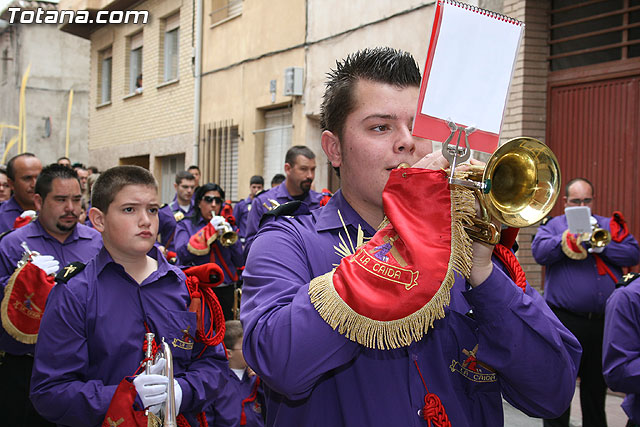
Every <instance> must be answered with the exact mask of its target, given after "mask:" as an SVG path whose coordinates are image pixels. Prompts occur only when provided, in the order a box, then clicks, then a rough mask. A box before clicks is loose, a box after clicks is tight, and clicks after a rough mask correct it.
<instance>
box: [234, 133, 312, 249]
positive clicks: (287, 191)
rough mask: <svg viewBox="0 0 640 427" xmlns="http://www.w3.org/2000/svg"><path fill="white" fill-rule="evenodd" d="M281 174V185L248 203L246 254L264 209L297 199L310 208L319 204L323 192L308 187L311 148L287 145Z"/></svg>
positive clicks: (258, 227) (310, 174)
mask: <svg viewBox="0 0 640 427" xmlns="http://www.w3.org/2000/svg"><path fill="white" fill-rule="evenodd" d="M284 173H285V175H286V177H287V178H286V179H285V180H284V182H283V183H282V184H280V185H278V186H277V187H274V188H272V189H271V190H269V191H266V192H264V193H262V194H260V195H258V196H256V197H255V198H254V199H253V202H251V210H250V211H249V215H248V217H247V226H246V231H245V247H244V253H245V257H246V255H247V254H248V253H249V248H250V247H251V243H252V242H253V239H254V238H255V236H256V233H257V232H258V229H260V220H261V218H262V215H264V214H265V213H266V212H267V211H269V210H271V209H272V208H274V207H277V206H279V205H281V204H284V203H287V202H291V201H294V200H300V201H301V202H302V203H303V204H305V205H307V207H308V208H309V210H313V209H316V208H318V207H320V200H322V194H320V193H316V192H315V191H313V190H311V184H312V183H313V179H314V178H315V175H316V155H315V154H314V153H313V151H311V150H310V149H309V148H308V147H306V146H304V145H294V146H293V147H291V148H289V150H288V151H287V154H286V156H285V159H284Z"/></svg>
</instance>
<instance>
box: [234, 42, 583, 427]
mask: <svg viewBox="0 0 640 427" xmlns="http://www.w3.org/2000/svg"><path fill="white" fill-rule="evenodd" d="M419 86H420V72H419V69H418V66H417V64H416V63H415V60H414V59H413V58H412V57H411V55H409V54H407V53H404V52H399V51H396V50H394V49H389V48H376V49H370V50H369V49H367V50H364V51H360V52H358V53H355V54H353V55H350V56H349V57H348V58H347V59H346V60H345V61H343V62H340V63H338V64H337V68H336V70H334V71H333V72H332V73H331V76H330V81H329V83H328V85H327V90H326V93H325V95H324V102H323V105H322V107H321V114H322V126H323V128H324V132H323V134H322V147H323V149H324V151H325V153H326V154H327V157H328V158H329V161H330V162H331V164H332V166H333V167H334V168H339V173H340V177H341V190H339V191H338V192H336V194H335V195H334V196H333V197H332V198H331V200H330V201H329V203H328V204H327V205H326V206H324V207H322V208H320V209H316V210H314V211H312V212H309V211H308V209H306V208H305V207H304V206H303V205H302V204H300V203H297V204H296V202H293V204H291V205H284V206H283V207H282V208H281V209H277V210H276V211H272V212H271V218H267V219H265V220H263V225H262V228H261V229H260V232H259V233H258V235H257V237H256V239H255V241H254V243H253V246H252V248H251V251H250V252H249V256H248V260H247V267H246V270H245V272H244V281H245V282H244V292H243V298H242V307H241V311H240V313H241V321H242V323H243V326H244V333H245V334H244V342H243V353H244V357H245V358H246V360H247V363H248V364H249V366H250V367H251V368H253V369H254V370H255V371H256V373H257V374H258V375H259V376H260V378H261V379H262V380H263V384H264V386H265V396H266V399H267V400H266V412H267V421H266V424H267V425H269V426H301V425H304V426H360V425H366V426H374V427H375V426H426V425H429V424H430V423H431V425H434V424H435V425H438V426H446V425H453V426H456V427H465V426H474V427H476V426H498V425H502V423H503V414H502V397H504V398H505V399H507V400H508V401H509V402H511V403H512V404H513V405H515V406H516V407H518V408H519V409H521V410H522V411H524V412H526V413H527V414H529V415H531V416H537V417H542V416H550V415H551V416H555V415H556V414H559V413H561V412H562V411H563V410H564V409H565V408H566V406H567V405H568V404H569V402H570V401H571V398H572V396H573V390H574V386H575V378H576V370H577V364H578V361H579V358H580V347H579V345H578V343H577V341H576V340H575V338H574V337H573V336H572V335H571V334H570V333H569V332H568V331H567V330H566V328H564V327H563V326H562V325H561V324H560V322H559V321H558V320H557V319H556V318H555V316H554V315H553V314H552V313H551V311H550V310H549V308H548V307H547V306H546V304H545V303H544V301H543V300H542V298H541V297H540V295H539V294H538V293H537V292H536V291H535V290H534V289H532V288H531V287H529V286H526V289H525V292H523V290H522V289H520V288H519V287H517V286H515V285H514V283H513V281H512V280H511V279H510V278H509V277H508V276H507V275H506V274H505V273H504V272H503V271H502V270H501V269H500V268H495V267H498V265H497V264H496V265H494V263H493V262H492V258H491V254H492V252H493V247H491V246H487V245H484V244H480V243H473V247H472V249H473V255H472V258H470V261H471V262H472V267H471V266H470V276H469V279H468V281H466V282H465V280H464V278H463V277H461V276H458V275H457V274H456V276H455V282H454V283H453V284H452V286H453V288H452V289H451V291H450V295H449V293H448V292H447V294H446V295H442V299H443V300H445V299H447V300H448V298H449V297H450V301H449V304H448V305H446V304H443V306H442V311H441V313H440V314H441V317H440V318H438V319H437V320H435V321H433V323H432V328H430V329H429V332H428V334H426V335H424V336H422V335H420V338H418V339H413V340H411V342H410V343H409V344H405V345H395V346H394V345H392V346H391V347H392V348H387V349H380V348H373V347H371V346H368V345H364V344H360V343H357V342H354V338H353V336H357V335H358V334H359V331H354V330H353V329H351V332H353V335H350V336H348V337H347V336H345V335H344V334H345V330H343V329H342V328H341V327H338V328H337V329H334V328H333V327H332V326H330V325H329V323H328V321H325V317H323V316H324V314H326V310H328V311H331V310H332V309H333V308H336V307H337V304H336V305H327V306H324V307H322V306H320V305H315V304H314V301H315V302H316V303H317V301H318V300H319V299H321V298H317V299H315V300H314V301H312V299H313V298H314V297H313V296H312V295H310V293H312V289H311V288H312V286H313V285H314V284H317V283H318V280H322V279H323V278H324V279H325V283H326V277H327V276H326V275H327V273H331V272H332V270H333V269H334V267H336V266H339V267H338V270H336V272H337V271H339V270H340V269H342V268H343V267H348V265H347V264H351V265H355V264H356V263H351V262H350V261H357V260H356V259H355V258H353V257H350V261H346V259H345V261H346V262H345V261H342V258H343V257H345V256H347V255H349V256H351V255H352V254H353V253H354V252H355V250H356V248H362V247H363V246H361V245H362V244H365V245H366V244H367V242H368V240H369V239H370V238H372V237H374V236H379V234H378V233H377V232H376V227H378V225H379V224H381V223H382V222H383V218H384V216H385V211H384V210H383V202H382V201H383V189H384V188H385V185H386V184H387V181H389V179H390V176H393V175H394V174H395V176H398V175H399V174H398V172H400V171H398V170H395V169H396V168H397V167H398V165H399V164H401V163H403V162H404V163H407V164H409V165H413V168H411V169H407V170H408V171H410V172H407V175H408V176H409V175H412V176H417V175H419V174H421V175H434V176H435V175H438V173H440V174H442V173H441V172H437V170H439V169H440V168H442V167H445V166H446V161H445V160H444V158H442V157H441V156H437V155H433V154H429V152H430V151H431V143H430V142H428V141H425V140H421V139H418V138H414V137H413V136H412V135H411V128H412V123H413V117H414V113H415V109H416V104H417V100H418V95H419V90H420V88H419ZM420 168H425V169H420ZM427 169H434V170H435V171H429V170H427ZM394 170H395V171H394ZM392 171H393V173H392ZM421 171H424V173H423V172H421ZM406 192H408V193H411V194H414V195H415V197H414V198H415V199H420V200H427V201H428V200H429V199H430V198H431V197H432V194H431V189H430V188H416V187H414V188H412V189H409V190H406ZM434 202H435V198H434ZM434 204H435V203H434ZM424 205H425V203H422V207H424ZM428 205H429V203H427V207H428ZM422 207H420V208H419V210H418V208H416V206H415V204H412V203H407V204H404V205H403V206H402V209H403V210H404V211H406V212H412V213H413V214H414V216H415V218H416V221H417V222H415V223H414V224H412V226H413V236H419V235H421V234H423V233H425V232H424V227H423V226H424V225H429V223H430V222H431V216H430V215H431V214H430V213H429V212H427V211H422ZM471 209H473V208H471ZM445 210H446V209H445ZM449 226H451V224H449ZM385 229H386V227H385ZM382 230H383V229H382V227H381V231H382ZM429 237H430V238H431V239H432V242H434V244H435V243H436V242H438V241H439V240H440V239H439V237H438V234H437V233H435V234H434V235H432V236H429ZM389 242H390V241H389ZM396 243H397V242H396ZM383 246H384V245H380V248H381V249H382V247H383ZM390 246H392V245H390ZM396 246H397V244H396ZM387 249H389V251H388V252H387V254H386V255H384V256H387V257H389V256H390V255H391V257H393V258H394V259H396V260H397V259H399V257H397V256H396V255H394V252H393V251H394V250H395V249H396V248H395V247H389V248H387ZM385 250H386V249H385ZM369 260H371V259H369ZM369 260H368V261H369ZM418 261H419V262H421V263H422V265H423V266H425V265H426V267H425V270H423V271H424V272H425V273H426V274H422V273H423V271H420V272H419V273H420V277H421V278H422V277H423V276H424V277H426V278H427V279H429V272H428V266H429V264H431V263H433V264H435V263H436V262H442V260H441V259H435V258H423V259H421V260H418ZM381 262H382V261H380V262H377V261H373V262H372V264H374V265H380V263H381ZM445 262H446V260H445ZM396 270H397V271H398V274H400V272H401V269H399V268H398V269H396ZM380 272H381V271H380V270H379V271H378V273H380ZM388 272H389V270H387V271H385V274H388ZM413 273H415V272H413ZM334 277H335V275H334ZM412 277H417V276H411V277H408V278H407V280H408V281H407V282H406V283H405V285H404V286H402V287H398V288H397V289H398V292H402V290H403V289H407V290H409V289H411V292H413V291H414V290H415V291H418V292H419V291H420V286H415V287H413V288H412V287H411V282H410V280H412ZM361 283H362V282H361ZM342 284H343V285H344V286H345V287H344V289H345V292H346V294H347V295H348V294H350V293H358V292H360V291H359V289H357V287H350V285H351V284H350V283H349V282H348V280H347V281H343V283H342ZM364 284H365V285H366V283H364ZM329 285H331V282H329ZM314 289H315V288H314ZM325 290H326V294H327V295H334V294H335V291H334V290H333V289H325ZM374 291H375V289H374ZM379 291H380V292H378V293H372V294H370V295H366V294H365V295H363V298H362V299H360V300H359V301H358V302H359V303H361V304H362V305H363V306H369V308H371V307H374V306H376V307H377V308H379V309H380V310H381V311H384V310H385V309H387V308H388V309H389V310H395V309H398V308H402V306H403V304H405V303H399V302H398V301H397V300H395V299H393V298H385V297H384V295H382V290H381V289H380V290H379ZM407 295H413V293H412V294H409V292H407ZM316 296H317V295H316ZM374 300H375V301H374ZM411 302H412V301H411V300H406V303H407V304H408V303H411ZM471 310H472V311H471ZM343 311H345V310H343ZM321 312H322V313H321ZM323 313H324V314H323ZM415 320H416V322H417V323H420V321H421V319H415ZM370 323H376V322H370ZM383 323H388V322H379V324H383ZM376 324H377V323H376ZM343 326H344V325H343ZM348 328H349V325H346V328H345V329H348ZM374 336H375V332H374ZM410 337H411V336H410V335H407V336H404V337H403V338H404V339H406V338H410ZM434 408H435V409H436V410H435V411H433V412H432V409H434Z"/></svg>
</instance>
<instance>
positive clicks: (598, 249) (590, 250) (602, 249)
mask: <svg viewBox="0 0 640 427" xmlns="http://www.w3.org/2000/svg"><path fill="white" fill-rule="evenodd" d="M587 251H589V253H590V254H599V253H601V252H602V251H604V246H602V247H600V248H595V247H593V246H592V247H590V248H589V249H587Z"/></svg>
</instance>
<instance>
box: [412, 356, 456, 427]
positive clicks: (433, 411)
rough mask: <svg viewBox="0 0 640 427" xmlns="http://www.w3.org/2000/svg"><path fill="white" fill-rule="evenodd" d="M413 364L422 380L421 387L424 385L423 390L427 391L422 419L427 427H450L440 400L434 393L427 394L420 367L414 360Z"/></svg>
mask: <svg viewBox="0 0 640 427" xmlns="http://www.w3.org/2000/svg"><path fill="white" fill-rule="evenodd" d="M413 363H415V365H416V369H417V370H418V374H420V379H421V380H422V385H424V389H425V390H426V391H427V394H425V395H424V406H423V407H422V418H423V419H424V420H425V421H426V422H427V426H428V427H431V426H432V425H433V427H451V422H450V421H449V416H448V415H447V411H446V410H445V409H444V405H443V404H442V402H441V401H440V398H439V397H438V395H437V394H435V393H429V389H428V388H427V383H426V382H425V380H424V377H423V376H422V372H421V371H420V367H419V366H418V361H417V360H414V361H413Z"/></svg>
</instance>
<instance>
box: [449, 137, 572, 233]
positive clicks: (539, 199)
mask: <svg viewBox="0 0 640 427" xmlns="http://www.w3.org/2000/svg"><path fill="white" fill-rule="evenodd" d="M461 174H462V175H463V179H454V180H452V181H455V182H454V184H458V185H463V186H465V187H471V188H473V189H474V192H475V193H476V197H477V198H478V201H479V203H480V216H481V218H474V220H473V224H470V225H468V226H465V229H466V231H467V234H468V235H469V237H471V238H472V239H474V240H477V241H481V242H485V243H488V244H490V245H495V244H496V243H498V241H499V240H500V229H499V227H498V226H497V225H496V224H494V223H493V221H492V219H496V220H497V221H498V222H500V223H501V224H505V225H507V226H509V227H515V228H522V227H528V226H531V225H533V224H535V223H537V222H539V221H541V220H542V219H544V217H546V216H547V215H548V214H549V212H550V211H551V209H552V208H553V205H554V204H555V203H556V200H557V199H558V195H559V194H560V166H559V164H558V159H557V158H556V156H555V154H553V152H552V151H551V149H549V147H547V146H546V145H545V144H543V143H542V142H540V141H538V140H537V139H534V138H527V137H518V138H513V139H511V140H509V141H507V142H506V143H504V144H503V145H502V146H500V147H499V148H498V149H497V150H496V151H495V152H494V153H493V154H492V155H491V157H490V158H489V160H488V161H487V164H486V165H485V166H484V167H481V166H473V165H472V166H470V167H469V170H467V171H463V172H461ZM456 176H458V173H457V172H456Z"/></svg>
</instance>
